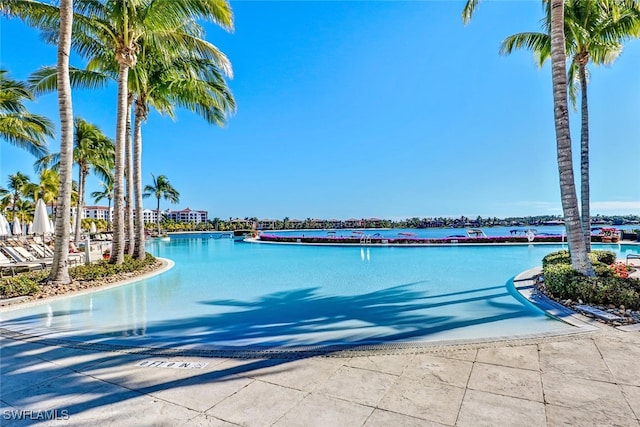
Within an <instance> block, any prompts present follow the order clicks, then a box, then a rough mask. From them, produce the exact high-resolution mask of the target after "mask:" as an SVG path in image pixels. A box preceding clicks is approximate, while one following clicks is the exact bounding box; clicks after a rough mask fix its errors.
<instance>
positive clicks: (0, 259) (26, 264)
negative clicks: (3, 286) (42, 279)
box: [0, 246, 44, 275]
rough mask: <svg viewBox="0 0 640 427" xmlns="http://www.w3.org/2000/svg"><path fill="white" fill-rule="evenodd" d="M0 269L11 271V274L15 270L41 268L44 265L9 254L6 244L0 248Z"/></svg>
mask: <svg viewBox="0 0 640 427" xmlns="http://www.w3.org/2000/svg"><path fill="white" fill-rule="evenodd" d="M0 249H1V250H0V271H2V272H4V271H11V274H12V275H15V273H16V271H20V270H23V271H31V270H37V269H41V268H42V269H43V268H44V265H43V264H42V263H39V262H31V261H19V260H18V259H16V257H14V256H13V255H11V251H10V250H7V247H6V246H2V247H1V248H0Z"/></svg>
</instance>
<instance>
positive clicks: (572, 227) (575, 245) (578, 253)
mask: <svg viewBox="0 0 640 427" xmlns="http://www.w3.org/2000/svg"><path fill="white" fill-rule="evenodd" d="M545 1H548V2H550V8H551V13H550V17H551V19H550V23H551V25H550V41H551V46H550V55H551V80H552V83H553V110H554V119H555V128H556V147H557V148H556V152H557V154H556V155H557V158H558V172H559V175H560V199H561V202H562V212H563V214H564V221H565V226H566V228H567V243H568V244H569V252H570V253H571V265H572V266H573V268H574V269H575V270H576V271H578V272H580V273H582V274H584V275H586V276H593V275H594V272H593V267H592V265H591V261H590V260H589V256H588V253H587V248H586V245H585V241H584V236H583V234H582V227H581V223H580V211H579V209H578V197H577V195H576V184H575V179H574V175H573V160H572V157H571V132H570V128H569V106H568V98H567V73H566V54H565V36H564V0H545ZM477 4H478V0H467V3H466V4H465V7H464V9H463V11H462V20H463V22H464V23H465V24H466V23H467V22H469V20H470V19H471V16H472V15H473V12H474V11H475V8H476V6H477Z"/></svg>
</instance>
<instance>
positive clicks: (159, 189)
mask: <svg viewBox="0 0 640 427" xmlns="http://www.w3.org/2000/svg"><path fill="white" fill-rule="evenodd" d="M151 177H152V178H153V184H152V185H146V186H145V187H144V193H143V195H142V197H144V198H147V197H149V196H151V195H154V196H155V198H156V200H157V201H158V203H157V205H156V211H157V213H158V215H157V218H158V235H160V199H161V198H164V199H165V200H168V201H169V202H170V203H178V202H180V193H178V191H177V190H176V189H175V188H173V187H172V186H171V184H170V183H169V180H168V179H167V177H166V176H164V175H158V178H156V177H155V176H154V175H153V174H151ZM140 216H141V215H138V217H140Z"/></svg>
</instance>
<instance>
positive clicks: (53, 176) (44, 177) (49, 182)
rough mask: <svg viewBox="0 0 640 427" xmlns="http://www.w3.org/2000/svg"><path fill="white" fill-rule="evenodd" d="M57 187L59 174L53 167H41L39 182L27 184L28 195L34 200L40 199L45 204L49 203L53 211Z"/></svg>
mask: <svg viewBox="0 0 640 427" xmlns="http://www.w3.org/2000/svg"><path fill="white" fill-rule="evenodd" d="M59 189H60V175H58V172H57V171H56V170H54V169H43V170H42V171H41V172H40V182H38V183H35V182H34V183H32V184H31V185H29V190H28V195H29V197H31V198H32V199H33V201H34V202H37V201H38V199H42V200H43V201H44V203H45V204H46V205H48V204H50V205H51V211H52V212H53V210H54V209H53V207H54V203H55V202H56V200H57V199H58V191H59Z"/></svg>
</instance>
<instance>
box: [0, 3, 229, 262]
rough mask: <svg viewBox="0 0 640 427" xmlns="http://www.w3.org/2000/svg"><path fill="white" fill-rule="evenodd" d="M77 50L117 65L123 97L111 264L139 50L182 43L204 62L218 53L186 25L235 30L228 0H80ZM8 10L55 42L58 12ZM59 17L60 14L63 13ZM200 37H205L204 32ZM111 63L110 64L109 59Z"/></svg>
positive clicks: (117, 243)
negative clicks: (131, 86)
mask: <svg viewBox="0 0 640 427" xmlns="http://www.w3.org/2000/svg"><path fill="white" fill-rule="evenodd" d="M75 4H76V14H75V15H74V21H73V22H74V27H75V29H76V31H74V47H75V48H76V49H77V51H78V52H79V53H80V55H82V56H84V57H87V58H88V60H89V65H90V67H93V68H96V67H97V68H100V67H102V66H104V65H105V64H107V63H108V67H107V68H108V69H109V70H112V69H113V67H114V65H115V64H117V69H118V72H117V75H118V96H117V124H116V132H115V134H116V138H115V142H116V156H115V158H116V162H115V173H114V208H115V209H114V211H115V212H114V221H113V222H114V236H113V250H112V252H111V262H113V263H116V264H120V263H122V261H123V259H124V258H123V257H124V244H123V243H124V215H123V204H124V188H123V187H124V182H123V181H124V166H125V159H124V157H125V154H124V152H125V150H124V147H125V144H126V115H127V108H126V107H127V95H128V78H129V70H130V69H132V68H134V67H135V65H136V63H137V60H138V54H139V52H140V47H141V46H142V44H143V43H144V45H145V48H148V49H152V50H157V51H158V52H162V51H165V50H167V49H169V48H170V47H173V46H176V45H180V46H183V47H184V48H185V49H188V50H191V51H192V52H197V53H198V55H200V56H201V57H203V58H209V59H215V58H216V56H217V55H218V53H219V52H218V50H217V49H215V48H213V46H212V45H211V44H210V43H208V42H206V41H204V40H203V39H202V38H201V37H199V36H194V35H193V34H191V35H190V36H189V37H185V35H184V34H177V33H176V30H177V29H181V28H183V27H184V26H185V23H192V22H195V21H196V20H197V19H205V20H209V21H211V22H214V23H216V24H218V25H219V26H221V27H222V28H224V29H232V28H233V23H232V22H233V21H232V13H231V8H230V7H229V4H228V2H227V1H226V0H215V1H211V0H128V1H106V2H96V1H92V0H76V1H75ZM3 7H4V9H5V12H7V13H13V14H17V15H18V16H20V17H22V18H24V19H26V20H27V21H28V22H29V23H30V24H31V25H33V26H35V27H37V28H41V29H44V30H45V35H46V36H47V38H48V39H49V40H56V37H57V34H56V25H54V24H52V23H54V22H55V23H57V21H56V17H57V16H59V15H56V12H55V11H56V8H55V7H54V6H51V5H48V4H46V3H44V2H41V1H27V0H4V1H3ZM58 13H59V12H58ZM200 35H203V33H201V34H200ZM105 59H107V60H108V61H106V62H105V61H104V60H105Z"/></svg>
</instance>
